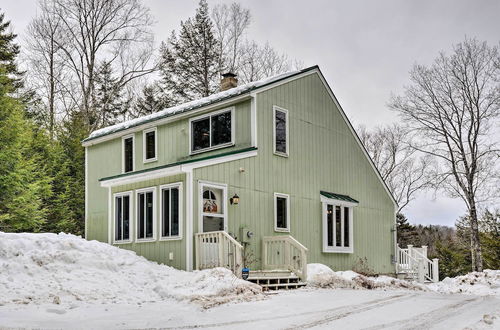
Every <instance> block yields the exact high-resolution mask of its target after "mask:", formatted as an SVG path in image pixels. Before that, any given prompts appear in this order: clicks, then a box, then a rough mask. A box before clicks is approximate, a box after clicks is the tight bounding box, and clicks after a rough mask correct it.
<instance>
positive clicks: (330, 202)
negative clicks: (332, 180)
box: [321, 192, 358, 253]
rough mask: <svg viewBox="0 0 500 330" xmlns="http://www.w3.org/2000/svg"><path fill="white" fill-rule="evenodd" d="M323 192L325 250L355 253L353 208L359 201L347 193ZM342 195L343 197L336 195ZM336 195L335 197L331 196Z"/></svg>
mask: <svg viewBox="0 0 500 330" xmlns="http://www.w3.org/2000/svg"><path fill="white" fill-rule="evenodd" d="M325 194H328V195H329V197H325V196H324V195H323V192H322V193H321V195H322V196H321V201H322V205H323V207H322V209H323V252H338V253H353V251H354V249H353V246H354V242H353V238H354V235H353V208H354V207H355V206H356V205H357V204H358V202H357V201H355V200H353V199H351V200H350V201H346V198H349V197H348V196H345V195H336V194H330V193H325ZM338 196H341V197H340V198H341V199H335V197H338ZM331 197H334V198H331Z"/></svg>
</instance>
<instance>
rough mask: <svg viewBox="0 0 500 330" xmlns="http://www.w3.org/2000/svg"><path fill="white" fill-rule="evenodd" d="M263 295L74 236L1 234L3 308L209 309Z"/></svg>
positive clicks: (223, 272)
mask: <svg viewBox="0 0 500 330" xmlns="http://www.w3.org/2000/svg"><path fill="white" fill-rule="evenodd" d="M260 292H261V289H260V287H259V286H257V285H255V284H252V283H249V282H247V281H243V280H240V279H238V278H236V277H235V276H234V275H233V274H232V272H231V271H229V270H227V269H225V268H214V269H210V270H203V271H194V272H185V271H180V270H177V269H174V268H172V267H169V266H165V265H160V264H157V263H155V262H150V261H148V260H146V259H145V258H143V257H140V256H137V255H136V254H135V252H132V251H127V250H125V249H120V248H116V247H113V246H111V245H108V244H105V243H100V242H97V241H87V240H84V239H82V238H80V237H77V236H74V235H68V234H59V235H56V234H8V233H2V232H0V305H5V304H12V303H17V304H29V303H36V304H40V303H56V304H66V303H69V304H72V303H76V302H78V301H82V302H90V303H129V304H134V303H137V304H140V303H144V302H155V301H163V300H169V299H173V300H177V301H183V300H186V301H195V302H199V303H201V304H202V306H204V307H210V306H213V305H216V304H220V303H225V302H229V301H240V300H248V299H259V298H261V297H262V295H261V294H260Z"/></svg>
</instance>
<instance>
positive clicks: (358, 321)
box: [0, 233, 500, 329]
mask: <svg viewBox="0 0 500 330" xmlns="http://www.w3.org/2000/svg"><path fill="white" fill-rule="evenodd" d="M308 272H309V274H308V282H309V285H308V286H307V287H306V288H304V289H299V290H292V291H282V292H278V293H262V292H260V289H259V287H257V286H255V285H252V284H250V283H248V282H246V281H241V280H238V279H236V278H235V277H234V276H233V275H232V274H231V273H230V272H229V271H227V270H225V269H214V270H207V271H199V272H183V271H179V270H176V269H173V268H171V267H167V266H163V265H158V264H156V263H153V262H149V261H147V260H146V259H144V258H142V257H138V256H137V255H135V253H133V252H130V251H125V250H123V249H118V248H115V247H112V246H109V245H107V244H103V243H99V242H95V241H90V242H89V241H85V240H83V239H81V238H78V237H75V236H72V235H66V234H59V235H54V234H5V233H0V329H2V328H43V329H45V328H50V329H52V328H58V329H60V328H64V329H82V328H85V329H86V328H92V329H113V328H194V327H203V328H226V329H249V328H252V329H263V328H266V329H275V328H277V329H286V328H324V329H331V328H340V329H365V328H366V329H382V328H384V329H385V328H389V329H430V328H434V329H457V328H458V329H462V328H466V327H469V328H473V329H476V328H477V329H500V292H499V288H500V271H485V272H483V273H471V274H468V275H466V276H463V277H457V278H454V279H447V280H445V281H443V282H441V283H438V284H433V285H420V284H414V283H409V282H406V281H401V280H396V279H394V278H390V277H378V278H371V277H365V276H361V275H359V274H357V273H354V272H334V271H332V270H331V269H329V268H328V267H327V266H324V265H320V264H310V265H309V267H308ZM455 292H461V293H455ZM464 293H465V294H464Z"/></svg>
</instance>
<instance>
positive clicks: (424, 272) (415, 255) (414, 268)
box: [396, 245, 439, 283]
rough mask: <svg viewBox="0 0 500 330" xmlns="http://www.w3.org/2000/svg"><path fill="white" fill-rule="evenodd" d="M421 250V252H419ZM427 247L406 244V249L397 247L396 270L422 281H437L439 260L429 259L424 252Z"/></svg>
mask: <svg viewBox="0 0 500 330" xmlns="http://www.w3.org/2000/svg"><path fill="white" fill-rule="evenodd" d="M421 251H422V252H421ZM426 252H427V247H422V248H414V247H413V246H412V245H408V248H407V249H402V248H400V247H399V246H398V247H397V262H396V268H397V269H396V270H397V272H402V273H407V274H408V275H411V276H413V278H416V279H418V281H419V282H421V283H423V282H425V281H426V280H428V281H431V282H438V281H439V260H438V259H432V260H429V259H428V258H427V257H426V255H425V254H424V253H426Z"/></svg>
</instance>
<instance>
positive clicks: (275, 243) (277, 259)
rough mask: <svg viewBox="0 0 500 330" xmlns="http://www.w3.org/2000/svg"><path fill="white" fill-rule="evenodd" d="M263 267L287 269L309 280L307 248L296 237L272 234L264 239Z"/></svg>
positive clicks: (304, 279) (303, 279)
mask: <svg viewBox="0 0 500 330" xmlns="http://www.w3.org/2000/svg"><path fill="white" fill-rule="evenodd" d="M262 268H263V269H264V270H267V269H283V270H284V269H287V270H289V271H292V272H294V273H295V275H297V276H298V277H299V278H300V279H301V280H302V281H306V280H307V248H306V247H305V246H304V245H302V244H300V242H299V241H297V240H296V239H295V238H293V237H292V236H290V235H287V236H270V237H264V238H263V239H262Z"/></svg>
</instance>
